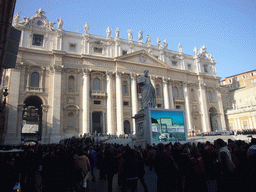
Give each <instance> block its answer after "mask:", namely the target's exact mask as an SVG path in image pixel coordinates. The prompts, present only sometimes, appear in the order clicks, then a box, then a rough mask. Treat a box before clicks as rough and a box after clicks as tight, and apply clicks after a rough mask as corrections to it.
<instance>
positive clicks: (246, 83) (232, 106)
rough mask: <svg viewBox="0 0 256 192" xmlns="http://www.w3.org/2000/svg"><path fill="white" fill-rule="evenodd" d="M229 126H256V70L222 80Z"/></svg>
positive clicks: (239, 127)
mask: <svg viewBox="0 0 256 192" xmlns="http://www.w3.org/2000/svg"><path fill="white" fill-rule="evenodd" d="M221 87H222V88H221V89H222V99H223V107H224V110H225V114H226V115H225V118H226V123H227V128H228V129H229V130H243V129H255V128H256V70H252V71H248V72H245V73H240V74H237V75H233V76H230V77H226V78H225V79H224V80H223V81H221Z"/></svg>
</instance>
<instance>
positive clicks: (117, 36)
mask: <svg viewBox="0 0 256 192" xmlns="http://www.w3.org/2000/svg"><path fill="white" fill-rule="evenodd" d="M115 32H116V38H119V29H118V27H117V28H116V31H115Z"/></svg>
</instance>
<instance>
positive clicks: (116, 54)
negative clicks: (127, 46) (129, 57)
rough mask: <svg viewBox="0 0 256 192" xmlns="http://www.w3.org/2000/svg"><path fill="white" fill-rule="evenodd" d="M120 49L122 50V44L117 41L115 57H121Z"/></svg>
mask: <svg viewBox="0 0 256 192" xmlns="http://www.w3.org/2000/svg"><path fill="white" fill-rule="evenodd" d="M120 49H121V48H120V42H119V40H118V39H116V41H115V57H119V56H120V52H121V50H120Z"/></svg>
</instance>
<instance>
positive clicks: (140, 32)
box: [138, 30, 143, 41]
mask: <svg viewBox="0 0 256 192" xmlns="http://www.w3.org/2000/svg"><path fill="white" fill-rule="evenodd" d="M138 39H139V41H142V39H143V31H141V30H140V31H139V35H138Z"/></svg>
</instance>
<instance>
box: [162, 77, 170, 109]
mask: <svg viewBox="0 0 256 192" xmlns="http://www.w3.org/2000/svg"><path fill="white" fill-rule="evenodd" d="M162 80H163V91H164V108H165V109H169V108H170V104H169V95H168V86H167V82H168V80H167V78H165V77H164V78H163V79H162Z"/></svg>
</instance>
